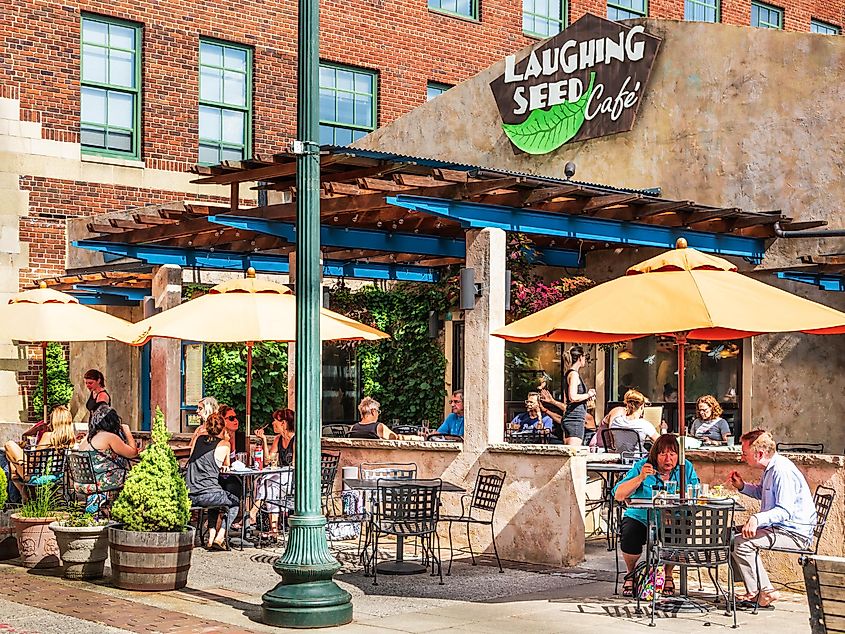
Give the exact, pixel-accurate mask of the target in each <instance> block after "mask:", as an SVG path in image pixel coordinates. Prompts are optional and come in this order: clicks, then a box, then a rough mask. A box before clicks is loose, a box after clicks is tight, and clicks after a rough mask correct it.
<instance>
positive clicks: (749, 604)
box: [736, 601, 775, 612]
mask: <svg viewBox="0 0 845 634" xmlns="http://www.w3.org/2000/svg"><path fill="white" fill-rule="evenodd" d="M736 609H737V610H753V609H754V601H737V602H736ZM757 609H758V610H765V611H766V612H771V611H773V610H774V609H775V605H774V603H769V604H768V605H758V606H757Z"/></svg>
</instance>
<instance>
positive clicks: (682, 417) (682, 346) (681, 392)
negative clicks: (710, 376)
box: [675, 333, 687, 502]
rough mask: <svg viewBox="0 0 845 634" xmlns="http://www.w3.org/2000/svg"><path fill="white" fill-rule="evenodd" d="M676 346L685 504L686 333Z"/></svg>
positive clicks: (677, 336)
mask: <svg viewBox="0 0 845 634" xmlns="http://www.w3.org/2000/svg"><path fill="white" fill-rule="evenodd" d="M675 345H677V347H678V436H679V438H678V440H679V441H680V442H679V443H678V444H679V446H680V448H679V450H678V465H679V466H680V472H681V474H680V475H681V482H680V487H681V490H680V491H679V493H680V494H681V501H682V502H683V501H684V498H685V497H686V494H687V493H686V492H687V465H686V457H685V456H684V453H685V448H686V436H687V426H686V419H685V414H684V404H685V400H686V396H685V394H684V353H685V351H686V346H687V335H686V333H679V334H677V335H676V336H675Z"/></svg>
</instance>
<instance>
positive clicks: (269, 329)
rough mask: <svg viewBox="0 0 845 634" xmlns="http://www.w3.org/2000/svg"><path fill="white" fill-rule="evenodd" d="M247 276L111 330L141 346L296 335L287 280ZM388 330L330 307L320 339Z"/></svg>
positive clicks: (375, 335) (376, 335) (372, 335)
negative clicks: (161, 340) (163, 340)
mask: <svg viewBox="0 0 845 634" xmlns="http://www.w3.org/2000/svg"><path fill="white" fill-rule="evenodd" d="M247 275H248V277H246V278H243V279H235V280H229V281H227V282H223V283H222V284H218V285H217V286H214V287H213V288H211V290H209V292H208V293H207V294H206V295H203V296H201V297H198V298H196V299H192V300H190V301H188V302H185V303H184V304H180V305H179V306H175V307H174V308H171V309H169V310H165V311H163V312H161V313H159V314H158V315H153V316H152V317H149V318H148V319H145V320H143V321H140V322H138V323H137V324H132V325H131V326H128V327H125V328H121V329H119V330H116V331H114V332H112V333H111V334H112V336H113V337H114V338H115V339H118V340H120V341H125V342H126V343H131V344H133V345H140V344H143V343H146V342H147V341H148V340H149V339H150V338H151V337H169V338H172V339H185V340H189V341H206V342H216V343H239V342H254V341H295V340H296V297H295V296H294V294H293V293H292V292H291V290H290V289H289V288H288V287H287V286H284V285H282V284H277V283H275V282H270V281H267V280H262V279H257V278H255V277H254V276H255V272H254V271H248V272H247ZM387 336H388V335H387V334H386V333H383V332H381V331H380V330H377V329H375V328H372V327H370V326H367V325H365V324H362V323H359V322H357V321H355V320H353V319H349V318H348V317H344V316H343V315H339V314H338V313H334V312H332V311H330V310H327V309H325V308H323V309H321V310H320V338H321V339H322V340H323V341H330V340H338V339H363V340H368V341H369V340H376V339H384V338H386V337H387Z"/></svg>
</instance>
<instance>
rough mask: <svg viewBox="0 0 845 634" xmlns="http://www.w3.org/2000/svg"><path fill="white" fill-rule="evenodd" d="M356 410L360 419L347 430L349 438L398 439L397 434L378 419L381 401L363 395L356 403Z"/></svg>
mask: <svg viewBox="0 0 845 634" xmlns="http://www.w3.org/2000/svg"><path fill="white" fill-rule="evenodd" d="M358 412H359V413H360V414H361V420H360V421H359V422H357V423H355V424H354V425H353V426H352V429H351V430H350V431H349V438H368V439H371V440H399V438H400V436H399V434H397V433H395V432H394V431H392V430H391V429H390V427H388V426H387V425H385V424H384V423H380V422H379V421H378V417H379V413H380V412H381V403H379V402H378V401H377V400H375V399H374V398H372V397H370V396H365V397H364V398H362V399H361V402H360V403H358Z"/></svg>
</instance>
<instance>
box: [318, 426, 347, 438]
mask: <svg viewBox="0 0 845 634" xmlns="http://www.w3.org/2000/svg"><path fill="white" fill-rule="evenodd" d="M350 431H352V425H344V424H340V423H338V424H334V425H323V430H322V432H323V437H324V438H349V432H350Z"/></svg>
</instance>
